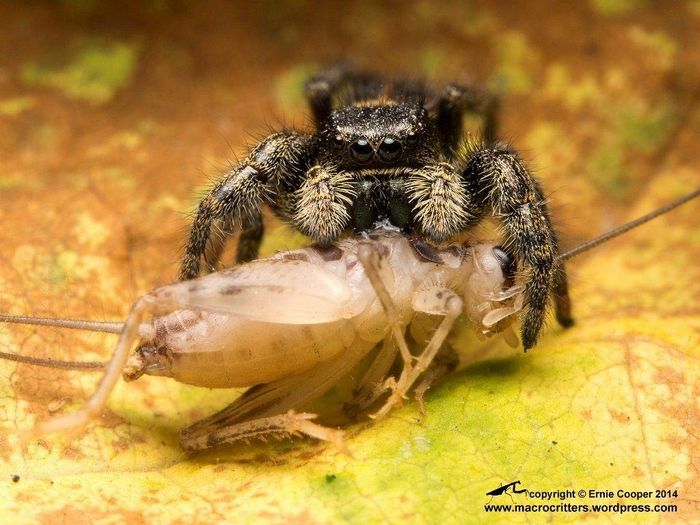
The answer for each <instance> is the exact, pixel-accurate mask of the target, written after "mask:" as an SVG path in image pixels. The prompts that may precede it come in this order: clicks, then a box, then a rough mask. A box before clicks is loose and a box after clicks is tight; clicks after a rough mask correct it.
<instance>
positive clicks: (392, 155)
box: [379, 137, 401, 161]
mask: <svg viewBox="0 0 700 525" xmlns="http://www.w3.org/2000/svg"><path fill="white" fill-rule="evenodd" d="M399 155H401V143H400V142H399V141H398V140H396V139H394V138H392V137H386V138H385V139H384V140H383V141H382V143H381V144H380V145H379V157H380V158H381V159H382V160H384V161H391V160H394V159H396V158H398V157H399Z"/></svg>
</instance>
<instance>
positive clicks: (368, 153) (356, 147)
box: [350, 139, 374, 162]
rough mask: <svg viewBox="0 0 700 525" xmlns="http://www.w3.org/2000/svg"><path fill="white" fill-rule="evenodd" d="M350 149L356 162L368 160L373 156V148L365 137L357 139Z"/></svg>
mask: <svg viewBox="0 0 700 525" xmlns="http://www.w3.org/2000/svg"><path fill="white" fill-rule="evenodd" d="M350 151H351V152H352V156H353V157H355V160H357V161H358V162H369V161H370V160H371V159H372V157H373V156H374V149H373V148H372V145H371V144H370V143H369V142H368V141H367V139H357V141H356V142H355V143H354V144H353V145H352V146H351V148H350Z"/></svg>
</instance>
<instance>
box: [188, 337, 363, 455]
mask: <svg viewBox="0 0 700 525" xmlns="http://www.w3.org/2000/svg"><path fill="white" fill-rule="evenodd" d="M371 348H372V344H371V343H363V342H361V341H355V342H354V344H352V345H351V346H350V347H349V348H348V349H347V351H346V352H344V353H342V354H341V355H340V356H339V357H337V358H336V359H333V360H331V361H329V362H326V363H322V364H320V365H317V366H315V367H314V368H312V369H311V370H308V371H306V372H304V373H302V374H299V375H296V376H292V377H286V378H284V379H279V380H277V381H273V382H271V383H266V384H262V385H257V386H254V387H252V388H249V389H248V390H247V391H246V392H244V393H243V394H242V395H241V396H240V397H239V398H238V399H236V400H235V401H234V402H233V403H231V404H230V405H229V406H227V407H226V408H224V409H223V410H221V411H220V412H218V413H216V414H214V415H213V416H210V417H208V418H206V419H204V420H202V421H198V422H197V423H195V424H193V425H191V426H190V427H188V428H186V429H185V430H183V431H182V434H181V436H180V443H181V444H182V447H183V448H184V449H185V450H188V451H191V452H195V451H200V450H204V449H207V448H210V447H213V446H216V445H222V444H225V443H234V442H236V441H246V440H249V439H254V438H258V439H265V438H267V437H281V436H287V435H299V434H303V435H307V436H311V437H314V438H317V439H322V440H325V441H330V442H332V443H334V444H335V445H336V447H338V449H339V450H340V451H342V452H345V453H347V448H346V447H345V443H344V440H343V436H344V433H343V432H342V431H341V430H338V429H333V428H328V427H324V426H321V425H319V424H317V423H313V422H312V421H311V419H314V418H315V417H317V416H316V414H310V413H303V412H297V410H304V407H306V406H308V405H309V404H310V403H311V402H312V401H314V400H316V399H318V398H320V397H321V396H323V395H324V394H325V393H326V392H328V391H329V390H330V389H331V388H333V386H335V385H336V384H337V383H338V381H340V380H341V379H342V378H343V377H345V376H346V375H347V374H349V373H350V372H351V371H352V370H353V368H355V366H356V365H357V364H358V363H359V361H360V360H361V359H362V358H363V357H364V356H365V355H366V354H367V352H369V351H370V350H371Z"/></svg>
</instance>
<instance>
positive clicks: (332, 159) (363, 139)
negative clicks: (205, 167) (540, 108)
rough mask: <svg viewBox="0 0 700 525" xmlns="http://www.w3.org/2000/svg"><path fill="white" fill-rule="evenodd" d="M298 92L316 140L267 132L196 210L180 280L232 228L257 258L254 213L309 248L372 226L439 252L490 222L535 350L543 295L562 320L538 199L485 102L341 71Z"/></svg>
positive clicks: (245, 251)
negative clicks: (471, 122) (272, 217)
mask: <svg viewBox="0 0 700 525" xmlns="http://www.w3.org/2000/svg"><path fill="white" fill-rule="evenodd" d="M306 95H307V98H308V102H309V105H310V107H311V112H312V115H313V119H314V124H315V131H313V132H311V133H304V132H300V131H294V130H289V129H285V130H283V131H280V132H278V133H273V134H271V135H269V136H268V137H266V138H264V139H263V140H262V141H261V142H260V143H259V144H258V145H257V146H255V147H254V148H252V149H251V151H250V153H249V154H248V156H247V157H246V158H245V159H244V160H243V161H242V162H241V163H240V164H238V165H237V166H236V167H234V168H233V169H231V170H230V171H229V172H228V173H226V175H225V176H224V177H223V178H222V179H221V180H220V181H219V182H218V183H217V184H216V185H215V186H214V187H213V188H212V190H211V191H210V192H209V193H208V195H206V196H205V197H204V199H203V200H202V201H201V202H200V204H199V207H198V209H197V212H196V216H195V218H194V222H193V224H192V228H191V232H190V235H189V240H188V243H187V247H186V250H185V255H184V258H183V261H182V267H181V272H180V278H181V279H183V280H184V279H191V278H194V277H196V276H198V275H199V273H200V262H201V260H202V259H205V261H206V263H207V264H209V265H210V266H212V265H213V264H214V263H215V262H216V261H217V260H218V258H219V255H220V253H221V248H222V246H223V240H224V238H225V237H226V236H228V235H231V234H233V233H234V230H235V229H239V230H240V237H239V243H238V248H237V250H238V251H237V260H238V261H239V262H244V261H249V260H251V259H254V258H256V257H257V254H258V248H259V246H260V242H261V238H262V235H263V220H262V206H263V205H267V206H268V207H269V208H271V209H272V211H273V212H274V213H275V214H276V215H278V216H279V217H280V218H282V219H283V220H284V221H286V222H287V223H289V224H291V225H293V226H294V227H295V228H296V229H298V230H299V231H301V232H303V233H304V234H306V235H308V236H309V237H311V238H312V239H313V240H314V241H315V242H316V243H318V244H320V245H328V244H330V243H332V242H333V241H335V240H336V239H338V238H339V237H340V236H342V235H344V234H347V233H348V232H350V231H354V232H363V231H366V230H369V229H371V228H372V227H373V225H375V224H376V223H377V222H378V221H389V222H390V223H392V224H393V225H394V226H396V227H398V228H401V229H402V230H403V231H405V232H406V233H407V234H409V235H412V236H415V237H416V238H417V239H419V240H423V241H428V242H432V243H442V242H445V241H449V240H450V239H451V238H453V237H454V236H455V235H457V234H459V233H461V232H464V231H465V230H469V229H471V228H473V227H474V226H475V225H476V224H477V223H478V222H479V221H481V220H482V219H483V218H484V217H486V216H487V215H489V214H490V215H492V216H495V217H496V218H497V219H499V220H500V222H501V224H502V232H503V235H504V237H505V246H506V247H507V249H508V251H509V252H511V253H512V255H513V256H514V257H515V260H516V261H517V263H518V267H519V269H520V270H522V271H524V272H525V285H526V289H525V298H526V304H527V308H526V310H525V313H524V315H523V325H522V331H521V336H522V342H523V346H524V347H525V349H526V350H527V349H528V348H531V347H532V346H534V345H535V343H536V342H537V338H538V335H539V332H540V329H541V327H542V324H543V321H544V317H545V308H546V306H547V300H548V298H549V295H550V291H551V292H552V294H553V297H554V302H555V307H556V315H557V319H558V321H559V323H560V324H561V325H562V326H570V325H571V324H572V323H573V319H572V317H571V309H570V302H569V296H568V286H567V278H566V272H565V269H564V267H563V264H561V263H559V262H557V260H556V257H557V255H558V254H559V246H558V242H557V236H556V233H555V231H554V229H553V227H552V223H551V220H550V217H549V212H548V210H547V204H546V200H545V198H544V196H543V193H542V190H541V188H540V185H539V183H538V182H537V180H536V179H535V178H534V177H533V176H532V175H531V174H530V172H529V171H528V170H527V168H526V166H525V164H524V163H523V161H522V160H521V159H520V157H519V156H518V154H517V153H516V152H515V151H513V150H512V149H510V148H509V147H508V146H506V145H504V144H501V143H497V142H495V139H496V120H497V119H496V117H497V106H498V105H497V99H496V98H495V97H494V96H493V95H491V94H489V93H488V92H485V91H484V90H481V89H478V88H475V87H471V86H460V85H455V84H450V85H447V86H445V87H444V88H443V89H442V90H433V89H430V88H428V87H426V86H424V85H422V84H420V83H418V82H413V81H406V80H395V81H389V80H387V79H384V78H382V77H381V76H378V75H375V74H372V73H366V72H360V71H355V70H353V69H351V68H348V67H343V66H336V67H332V68H330V69H328V70H325V71H323V72H321V73H320V74H319V75H317V76H315V77H313V78H312V79H311V80H310V81H309V82H308V83H307V85H306ZM467 112H470V113H473V114H476V115H478V116H480V117H481V118H482V119H483V121H484V125H483V128H484V129H483V130H482V135H483V137H484V142H483V143H480V144H471V145H469V146H468V147H460V145H461V142H462V141H463V131H462V120H463V116H464V114H465V113H467ZM215 225H216V226H217V230H216V231H215V230H214V229H213V226H215ZM221 233H223V235H221ZM212 267H213V266H212Z"/></svg>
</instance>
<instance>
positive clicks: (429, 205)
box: [404, 162, 483, 242]
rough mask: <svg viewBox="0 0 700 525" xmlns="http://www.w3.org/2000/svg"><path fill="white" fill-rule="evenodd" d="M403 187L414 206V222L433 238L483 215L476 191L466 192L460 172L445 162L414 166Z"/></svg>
mask: <svg viewBox="0 0 700 525" xmlns="http://www.w3.org/2000/svg"><path fill="white" fill-rule="evenodd" d="M404 191H405V194H406V196H407V197H408V200H409V202H410V203H411V204H412V206H413V220H414V223H415V226H416V227H417V228H418V229H419V230H420V231H421V233H422V234H423V235H425V236H426V237H427V238H428V239H430V240H431V241H433V242H442V241H444V240H446V239H449V238H450V237H452V236H453V235H454V234H456V233H458V232H460V231H463V230H465V229H466V228H467V227H469V226H470V225H471V224H473V223H474V222H475V221H476V220H478V219H479V218H480V217H481V215H482V208H483V206H482V205H481V204H480V203H479V202H477V200H476V195H474V194H472V193H469V191H468V189H467V187H465V185H464V184H463V182H462V174H461V173H460V172H459V171H457V170H456V169H455V168H454V167H453V166H452V165H451V164H449V163H447V162H438V163H433V164H426V165H425V166H424V167H422V168H420V169H416V170H414V171H413V172H412V173H410V174H409V175H408V177H406V183H405V188H404Z"/></svg>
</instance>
